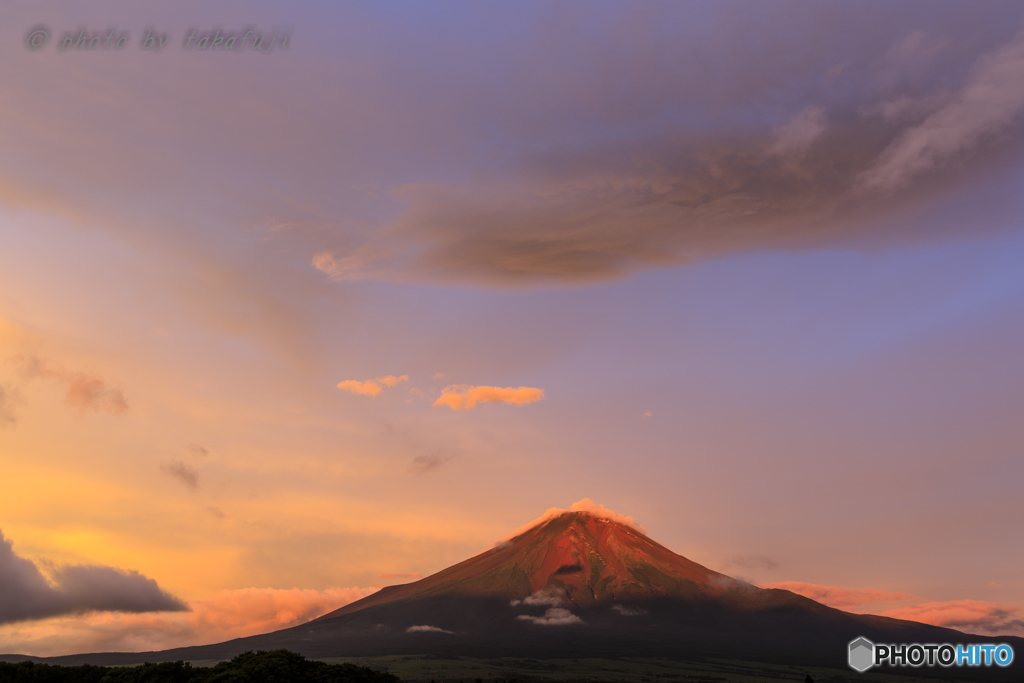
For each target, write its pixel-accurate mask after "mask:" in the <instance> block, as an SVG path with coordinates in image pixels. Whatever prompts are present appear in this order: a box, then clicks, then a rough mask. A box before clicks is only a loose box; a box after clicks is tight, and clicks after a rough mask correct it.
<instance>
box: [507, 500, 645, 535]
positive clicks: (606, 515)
mask: <svg viewBox="0 0 1024 683" xmlns="http://www.w3.org/2000/svg"><path fill="white" fill-rule="evenodd" d="M566 512H589V513H590V514H592V515H594V516H596V517H600V518H601V519H607V520H611V521H613V522H618V523H620V524H625V525H626V526H631V527H633V528H634V529H636V530H637V531H639V532H641V533H647V527H645V526H643V525H642V524H637V522H636V520H635V519H633V517H632V515H620V514H619V513H617V512H615V511H613V510H609V509H608V508H606V507H605V506H604V505H600V504H598V503H595V502H594V501H592V500H590V499H589V498H583V499H581V500H578V501H576V502H575V503H573V504H572V505H570V506H569V509H568V510H565V509H563V508H548V509H547V510H545V512H544V514H543V515H541V516H540V517H538V518H537V519H535V520H533V521H532V522H527V523H526V524H524V525H523V526H521V527H519V528H518V529H516V530H514V531H513V532H512V533H510V534H508V535H506V536H504V537H503V538H502V539H501V540H499V541H498V544H501V543H504V542H506V541H508V540H509V539H511V538H515V537H516V536H518V535H519V534H521V533H523V532H524V531H527V530H529V529H532V528H533V527H535V526H537V525H538V524H542V523H544V522H546V521H548V520H549V519H552V518H554V517H558V516H559V515H561V514H565V513H566Z"/></svg>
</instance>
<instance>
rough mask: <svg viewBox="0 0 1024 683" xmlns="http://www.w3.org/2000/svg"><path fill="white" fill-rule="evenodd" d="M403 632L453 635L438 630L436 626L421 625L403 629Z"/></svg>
mask: <svg viewBox="0 0 1024 683" xmlns="http://www.w3.org/2000/svg"><path fill="white" fill-rule="evenodd" d="M405 632H406V633H449V634H452V635H454V634H455V631H445V630H444V629H443V628H438V627H437V626H427V625H423V626H410V627H409V628H407V629H405Z"/></svg>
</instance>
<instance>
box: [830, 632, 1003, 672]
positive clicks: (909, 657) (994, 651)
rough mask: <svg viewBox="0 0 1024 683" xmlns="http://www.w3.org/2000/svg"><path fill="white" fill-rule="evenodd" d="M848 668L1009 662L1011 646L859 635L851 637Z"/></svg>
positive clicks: (857, 669)
mask: <svg viewBox="0 0 1024 683" xmlns="http://www.w3.org/2000/svg"><path fill="white" fill-rule="evenodd" d="M848 661H849V663H850V668H851V669H853V670H854V671H860V672H862V673H863V672H864V671H867V670H868V669H870V668H871V667H873V666H881V665H882V664H883V663H884V664H888V665H889V666H936V665H938V666H992V665H993V664H994V665H996V666H1010V664H1012V663H1013V648H1012V647H1010V646H1009V645H1006V644H1005V643H999V644H993V643H973V644H971V645H950V644H949V643H943V644H941V645H936V644H934V643H929V644H927V645H922V644H920V643H910V644H909V645H876V644H875V643H872V642H871V641H870V640H868V639H867V638H864V637H861V638H857V639H856V640H853V641H850V649H849V660H848Z"/></svg>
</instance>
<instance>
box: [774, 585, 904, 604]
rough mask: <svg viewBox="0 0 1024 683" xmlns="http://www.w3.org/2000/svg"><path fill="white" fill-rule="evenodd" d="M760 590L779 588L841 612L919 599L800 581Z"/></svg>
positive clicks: (871, 590) (898, 594)
mask: <svg viewBox="0 0 1024 683" xmlns="http://www.w3.org/2000/svg"><path fill="white" fill-rule="evenodd" d="M761 588H780V589H782V590H787V591H791V592H793V593H796V594H797V595H802V596H804V597H805V598H810V599H811V600H815V601H817V602H820V603H822V604H823V605H828V606H829V607H835V608H836V609H841V610H857V609H861V608H864V607H865V606H867V605H874V604H876V603H880V602H900V601H902V600H918V599H919V598H916V597H914V596H913V595H907V594H906V593H894V592H891V591H881V590H875V589H873V588H841V587H839V586H821V585H818V584H814V583H803V582H802V581H780V582H777V583H765V584H761Z"/></svg>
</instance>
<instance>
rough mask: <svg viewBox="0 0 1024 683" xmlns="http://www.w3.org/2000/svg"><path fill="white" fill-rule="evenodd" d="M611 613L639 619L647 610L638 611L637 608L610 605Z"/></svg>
mask: <svg viewBox="0 0 1024 683" xmlns="http://www.w3.org/2000/svg"><path fill="white" fill-rule="evenodd" d="M612 611H613V612H618V613H619V614H621V615H622V616H624V617H639V616H640V615H643V614H647V610H644V609H640V608H639V607H626V606H625V605H612Z"/></svg>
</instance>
